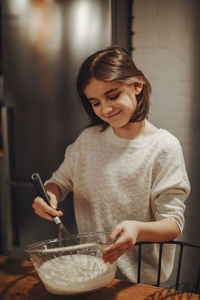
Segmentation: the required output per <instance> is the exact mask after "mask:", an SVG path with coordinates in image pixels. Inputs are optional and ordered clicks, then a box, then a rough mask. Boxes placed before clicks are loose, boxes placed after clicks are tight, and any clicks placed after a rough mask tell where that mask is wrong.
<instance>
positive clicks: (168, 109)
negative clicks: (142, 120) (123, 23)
mask: <svg viewBox="0 0 200 300" xmlns="http://www.w3.org/2000/svg"><path fill="white" fill-rule="evenodd" d="M195 1H196V0H167V1H166V0H134V2H133V22H132V31H133V38H132V47H133V52H132V55H133V59H134V61H135V63H136V65H137V66H138V67H139V68H140V69H141V70H142V71H143V72H144V73H145V74H146V76H147V78H148V79H149V81H150V82H151V85H152V97H151V103H152V105H151V114H150V120H151V121H152V122H153V123H155V124H156V125H157V126H159V127H164V126H165V127H166V128H167V129H169V130H170V131H171V132H173V133H174V134H175V135H176V136H177V137H178V138H180V139H181V141H182V142H183V143H184V144H185V145H184V147H185V148H184V150H185V152H186V155H189V154H188V153H187V150H188V149H186V148H187V143H189V141H190V139H189V135H190V131H189V129H188V130H186V131H185V132H183V130H182V128H181V127H182V126H183V127H184V128H185V127H187V124H188V127H189V122H190V100H191V97H192V96H193V95H194V90H193V88H192V81H193V77H194V72H193V69H194V55H193V52H194V47H195V32H196V28H195V19H194V14H195V6H194V5H193V4H194V2H195ZM176 112H177V115H178V116H179V117H177V118H176V119H173V116H172V115H175V113H176ZM188 151H189V150H188Z"/></svg>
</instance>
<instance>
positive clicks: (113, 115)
mask: <svg viewBox="0 0 200 300" xmlns="http://www.w3.org/2000/svg"><path fill="white" fill-rule="evenodd" d="M120 112H121V110H120V111H118V112H116V113H114V114H112V115H109V116H105V118H107V119H111V118H113V117H115V116H117V115H118V114H119V113H120Z"/></svg>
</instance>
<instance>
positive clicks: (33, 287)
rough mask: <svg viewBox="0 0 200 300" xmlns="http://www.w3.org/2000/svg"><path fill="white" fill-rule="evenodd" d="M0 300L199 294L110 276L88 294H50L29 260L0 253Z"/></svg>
mask: <svg viewBox="0 0 200 300" xmlns="http://www.w3.org/2000/svg"><path fill="white" fill-rule="evenodd" d="M0 299H1V300H63V299H65V300H122V299H123V300H144V299H155V300H157V299H177V300H178V299H182V300H185V299H192V300H197V299H200V297H199V295H195V294H189V293H184V294H180V293H179V292H177V291H172V290H171V291H169V290H166V289H162V288H158V287H153V286H148V285H143V284H133V283H128V282H124V281H120V280H117V279H114V280H113V282H112V283H111V284H110V285H108V286H107V287H105V288H102V289H99V290H98V291H95V292H93V293H90V294H82V295H78V296H77V295H76V296H60V295H53V294H50V293H49V292H48V291H47V290H46V289H45V287H44V285H43V284H42V282H41V280H40V279H39V277H38V275H37V273H36V271H35V269H34V267H33V264H32V263H31V262H29V261H23V260H18V259H15V258H11V257H6V256H0Z"/></svg>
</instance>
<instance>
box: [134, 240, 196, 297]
mask: <svg viewBox="0 0 200 300" xmlns="http://www.w3.org/2000/svg"><path fill="white" fill-rule="evenodd" d="M147 244H158V245H159V258H158V270H157V283H156V284H155V286H160V284H161V281H160V278H161V270H162V254H163V246H164V245H166V244H168V245H176V257H177V259H176V262H177V266H176V267H175V269H177V270H176V272H175V284H174V285H173V286H170V287H168V288H172V289H174V288H175V290H181V291H182V292H192V293H195V294H200V261H199V260H200V246H199V245H194V244H191V243H187V242H181V241H168V242H156V243H155V242H137V243H136V246H137V247H138V272H137V282H138V283H140V282H141V261H142V249H143V247H144V245H147ZM186 248H187V249H189V250H190V255H193V254H192V251H193V250H195V253H197V257H198V261H197V262H196V265H195V264H194V265H191V268H192V272H193V274H194V273H195V272H196V275H195V278H196V279H195V282H192V287H190V286H189V284H190V283H186V282H182V283H180V279H181V271H182V267H183V264H184V262H185V261H184V259H183V257H184V252H185V250H186ZM187 260H188V258H187ZM173 274H174V269H173Z"/></svg>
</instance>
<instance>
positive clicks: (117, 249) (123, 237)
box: [103, 221, 140, 263]
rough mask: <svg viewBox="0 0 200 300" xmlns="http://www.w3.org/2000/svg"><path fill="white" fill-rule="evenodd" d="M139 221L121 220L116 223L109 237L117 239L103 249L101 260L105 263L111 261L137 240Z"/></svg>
mask: <svg viewBox="0 0 200 300" xmlns="http://www.w3.org/2000/svg"><path fill="white" fill-rule="evenodd" d="M139 226H140V222H137V221H123V222H122V223H120V224H118V225H117V226H116V227H115V228H114V230H113V231H112V233H111V234H110V239H111V240H114V239H116V238H117V237H118V239H117V241H116V242H115V243H114V244H112V245H111V246H109V247H107V248H106V249H105V250H104V251H103V260H104V262H105V263H107V262H109V263H113V262H114V261H116V260H117V259H118V258H119V257H120V256H121V255H122V254H124V253H125V252H126V251H128V250H130V249H132V248H133V247H134V245H135V243H136V241H137V236H138V232H139Z"/></svg>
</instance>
